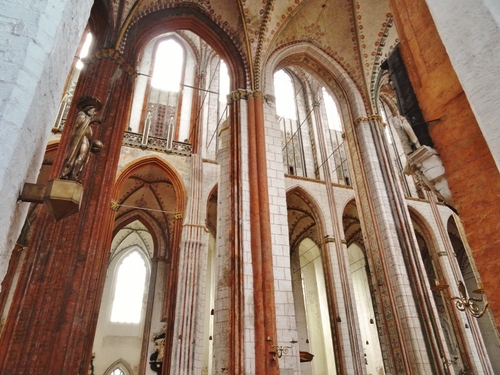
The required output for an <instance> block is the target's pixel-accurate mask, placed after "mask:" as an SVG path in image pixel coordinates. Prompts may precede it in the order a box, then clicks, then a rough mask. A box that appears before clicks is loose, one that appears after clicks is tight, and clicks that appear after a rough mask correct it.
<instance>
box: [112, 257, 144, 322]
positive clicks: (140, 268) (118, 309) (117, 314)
mask: <svg viewBox="0 0 500 375" xmlns="http://www.w3.org/2000/svg"><path fill="white" fill-rule="evenodd" d="M145 282H146V265H145V263H144V259H143V257H142V256H141V255H140V254H139V252H138V251H137V250H134V251H133V252H131V253H130V254H129V255H127V256H126V257H124V258H123V260H122V261H121V263H120V265H119V266H118V268H117V272H116V283H115V292H114V298H113V307H112V310H111V321H112V322H115V323H134V324H137V323H139V322H140V320H141V310H142V302H143V298H144V286H145Z"/></svg>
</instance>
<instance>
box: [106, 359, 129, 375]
mask: <svg viewBox="0 0 500 375" xmlns="http://www.w3.org/2000/svg"><path fill="white" fill-rule="evenodd" d="M116 369H120V370H122V371H123V372H124V373H125V375H132V374H134V372H133V371H132V368H131V367H130V365H129V364H128V363H127V361H125V360H124V359H122V358H120V359H118V360H116V361H114V362H113V363H112V364H111V365H110V366H109V367H108V368H107V369H106V371H104V375H111V374H112V373H113V371H115V370H116Z"/></svg>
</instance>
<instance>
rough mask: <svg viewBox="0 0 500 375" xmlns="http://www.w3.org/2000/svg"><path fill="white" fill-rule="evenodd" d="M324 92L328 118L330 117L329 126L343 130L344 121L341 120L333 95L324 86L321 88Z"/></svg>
mask: <svg viewBox="0 0 500 375" xmlns="http://www.w3.org/2000/svg"><path fill="white" fill-rule="evenodd" d="M321 92H322V93H323V101H324V103H325V108H326V118H327V119H328V128H329V129H332V130H335V131H339V132H341V131H342V121H341V120H340V114H339V110H338V108H337V105H336V104H335V102H334V101H333V98H332V96H331V95H330V94H329V93H328V92H327V91H326V89H325V88H324V87H322V88H321Z"/></svg>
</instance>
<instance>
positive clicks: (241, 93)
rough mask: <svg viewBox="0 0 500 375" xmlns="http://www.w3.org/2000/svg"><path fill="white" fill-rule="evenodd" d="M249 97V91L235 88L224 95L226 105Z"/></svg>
mask: <svg viewBox="0 0 500 375" xmlns="http://www.w3.org/2000/svg"><path fill="white" fill-rule="evenodd" d="M248 97H249V92H248V91H247V90H245V89H237V90H234V91H232V92H230V93H229V95H227V96H226V98H227V105H231V104H233V103H235V102H237V101H239V100H242V99H243V100H247V99H248Z"/></svg>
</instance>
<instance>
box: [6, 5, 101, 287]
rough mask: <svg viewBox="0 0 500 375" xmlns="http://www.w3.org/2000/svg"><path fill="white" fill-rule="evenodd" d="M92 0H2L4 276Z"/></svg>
mask: <svg viewBox="0 0 500 375" xmlns="http://www.w3.org/2000/svg"><path fill="white" fill-rule="evenodd" d="M92 3H93V1H92V0H26V1H10V0H0V46H1V47H0V56H1V58H0V71H1V72H2V78H1V80H0V85H1V86H0V195H1V196H2V197H3V199H2V200H1V202H0V211H1V212H2V215H1V216H0V280H2V279H3V277H4V275H5V272H6V270H7V266H8V259H9V256H10V251H11V250H12V248H13V246H14V243H15V240H16V238H17V236H18V234H19V231H20V229H21V225H22V223H23V221H24V217H25V213H26V210H27V208H28V204H27V203H20V204H17V207H15V206H16V201H17V198H18V196H19V194H20V192H21V189H22V187H23V185H24V183H25V182H35V181H36V176H37V174H38V170H39V168H40V165H41V162H42V158H43V155H44V151H45V146H46V144H47V140H48V136H49V133H50V129H51V128H52V125H53V121H54V118H55V115H56V111H57V108H58V106H59V101H60V99H61V95H62V92H63V89H64V83H65V80H66V77H67V74H68V72H69V71H70V68H71V64H72V62H73V58H74V56H75V52H76V50H77V47H78V45H79V42H80V38H81V36H82V35H83V31H84V28H85V26H86V24H87V21H88V17H89V14H90V8H91V6H92Z"/></svg>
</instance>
